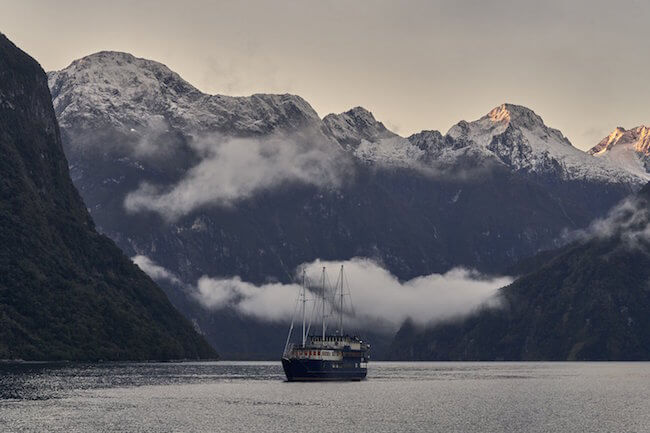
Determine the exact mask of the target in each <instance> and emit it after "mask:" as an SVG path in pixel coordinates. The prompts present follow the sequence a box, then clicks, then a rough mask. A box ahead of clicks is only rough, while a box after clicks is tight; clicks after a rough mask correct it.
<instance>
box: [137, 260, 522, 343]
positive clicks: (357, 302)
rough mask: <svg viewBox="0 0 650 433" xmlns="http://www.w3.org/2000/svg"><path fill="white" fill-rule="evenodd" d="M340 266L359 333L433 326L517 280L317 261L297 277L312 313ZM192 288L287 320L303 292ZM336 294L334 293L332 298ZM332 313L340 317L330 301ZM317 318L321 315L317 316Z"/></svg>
mask: <svg viewBox="0 0 650 433" xmlns="http://www.w3.org/2000/svg"><path fill="white" fill-rule="evenodd" d="M138 257H140V258H138V264H139V265H140V266H141V267H142V269H143V270H144V271H145V272H147V273H149V275H150V276H151V277H152V278H154V279H159V280H160V279H165V280H168V281H172V282H173V281H174V280H173V278H175V277H174V276H173V274H172V273H171V272H169V271H166V270H165V271H164V272H163V271H161V268H160V267H159V266H157V265H155V264H153V263H152V262H151V261H150V260H148V259H146V258H145V259H146V260H144V259H142V258H141V257H143V256H138ZM134 260H135V259H134ZM141 263H142V264H143V265H144V267H143V266H142V265H141ZM341 265H343V266H344V269H345V275H346V279H347V281H348V282H349V289H350V293H351V299H352V304H353V306H354V311H352V309H351V308H350V307H349V305H350V304H349V298H346V303H345V305H346V306H345V308H344V313H345V321H346V323H347V324H348V325H351V326H353V327H355V328H357V329H359V328H364V327H365V328H368V327H371V326H372V327H373V328H374V329H375V330H383V331H385V332H394V331H395V330H397V328H398V327H399V326H400V325H401V323H402V322H403V321H404V320H406V319H407V318H411V319H412V320H413V321H415V322H416V323H420V324H428V323H434V322H440V321H444V320H448V319H452V318H456V317H462V316H465V315H467V314H470V313H472V312H473V311H475V310H476V309H477V308H479V307H481V306H486V305H487V306H497V305H498V298H497V296H495V295H496V294H497V291H498V289H499V288H500V287H503V286H505V285H508V284H510V283H511V282H512V278H510V277H486V276H483V275H481V274H479V273H477V272H475V271H471V270H468V269H464V268H455V269H452V270H450V271H449V272H446V273H444V274H431V275H427V276H423V277H418V278H414V279H412V280H408V281H400V280H399V279H397V278H396V277H395V276H394V275H392V274H391V273H390V272H389V271H387V270H386V269H384V268H383V267H381V266H380V265H379V264H378V263H377V262H375V261H373V260H370V259H365V258H354V259H351V260H347V261H329V262H325V261H320V260H316V261H314V262H312V263H307V264H304V265H302V266H300V267H299V268H298V269H297V271H296V275H297V279H298V278H299V275H301V274H302V270H303V269H304V270H305V273H306V276H307V280H308V281H309V282H311V283H310V284H309V285H308V287H309V294H308V297H309V298H310V302H309V307H308V310H309V313H312V312H313V310H314V305H315V302H314V301H315V300H316V299H318V297H319V293H320V285H319V284H318V282H319V281H320V278H321V275H322V268H323V267H326V268H327V269H328V270H329V272H328V275H329V279H330V284H329V285H328V287H330V288H331V287H332V285H333V284H335V281H336V279H337V276H338V270H339V269H340V267H341ZM170 276H171V277H170ZM187 287H188V290H189V292H190V293H193V294H194V297H195V298H196V299H197V300H198V301H199V302H200V303H201V304H202V305H203V306H204V307H205V308H208V309H214V310H217V309H221V308H226V307H228V308H233V309H235V310H237V311H239V312H240V313H242V314H245V315H248V316H253V317H256V318H258V319H262V320H269V321H288V320H289V318H290V317H291V316H292V314H293V313H294V312H295V308H296V299H297V296H298V293H299V291H300V286H299V285H298V284H282V283H269V284H261V285H255V284H251V283H248V282H245V281H242V280H241V278H239V277H234V278H211V277H208V276H203V277H201V278H200V279H199V280H198V281H197V283H196V285H187ZM346 292H347V290H346ZM332 295H333V293H332V290H331V289H330V292H329V294H328V296H332ZM328 311H330V312H334V313H336V311H335V310H334V309H333V307H332V304H331V303H330V306H328ZM310 315H311V314H310ZM315 315H316V316H318V312H316V314H315Z"/></svg>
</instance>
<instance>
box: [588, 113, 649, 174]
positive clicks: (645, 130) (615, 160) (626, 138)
mask: <svg viewBox="0 0 650 433" xmlns="http://www.w3.org/2000/svg"><path fill="white" fill-rule="evenodd" d="M589 153H590V154H591V155H593V156H595V157H596V158H598V159H600V160H603V161H608V162H610V163H611V164H614V165H617V166H619V167H621V168H622V169H624V170H626V171H628V172H630V173H634V174H636V175H637V176H640V177H643V178H645V179H650V174H649V173H650V127H648V126H645V125H641V126H637V127H636V128H632V129H629V130H626V129H625V128H622V127H620V126H619V127H618V128H616V129H614V131H612V132H611V134H609V135H608V136H607V137H605V138H603V139H602V140H601V141H600V143H598V144H597V145H596V146H594V147H592V148H591V149H590V150H589Z"/></svg>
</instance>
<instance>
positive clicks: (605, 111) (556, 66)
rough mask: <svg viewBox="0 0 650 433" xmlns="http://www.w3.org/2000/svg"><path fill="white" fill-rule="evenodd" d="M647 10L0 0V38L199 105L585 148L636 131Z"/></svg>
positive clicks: (583, 5) (467, 0)
mask: <svg viewBox="0 0 650 433" xmlns="http://www.w3.org/2000/svg"><path fill="white" fill-rule="evenodd" d="M649 23H650V1H648V0H618V1H611V0H561V1H560V0H547V1H538V0H537V1H526V0H497V1H489V0H437V1H436V0H429V1H399V2H398V1H385V0H375V1H370V0H354V1H348V0H329V1H328V0H319V1H309V0H296V1H269V0H266V1H264V0H256V1H245V0H236V1H216V0H213V1H200V0H195V1H191V0H186V1H172V0H155V1H150V0H139V1H137V2H135V1H124V0H112V1H93V0H83V1H82V0H57V1H50V0H47V1H46V0H42V1H34V0H3V1H2V13H1V14H0V31H1V32H3V33H5V34H6V35H7V36H8V37H9V38H10V39H12V40H13V41H14V42H15V43H16V44H17V45H19V46H20V47H21V48H22V49H23V50H25V51H27V52H28V53H29V54H31V55H32V56H33V57H35V58H36V59H37V60H38V61H39V62H40V63H41V64H42V65H43V67H44V68H45V69H46V70H52V69H60V68H63V67H65V66H67V65H68V64H69V63H70V62H71V61H72V60H74V59H76V58H79V57H83V56H84V55H87V54H91V53H93V52H96V51H100V50H119V51H127V52H130V53H132V54H134V55H136V56H138V57H145V58H149V59H153V60H157V61H160V62H162V63H165V64H166V65H167V66H169V67H170V68H171V69H173V70H174V71H176V72H178V73H179V74H180V75H181V76H182V77H183V78H185V79H186V80H187V81H189V82H190V83H192V84H193V85H195V86H196V87H198V88H199V89H201V90H203V91H205V92H208V93H223V94H230V95H249V94H251V93H256V92H266V93H282V92H290V93H295V94H299V95H301V96H302V97H304V98H305V99H307V100H308V101H309V102H310V103H311V104H312V106H313V107H314V108H315V109H316V111H317V112H318V113H319V114H320V115H321V116H324V115H326V114H328V113H330V112H341V111H345V110H347V109H349V108H351V107H353V106H356V105H362V106H364V107H366V108H368V109H369V110H370V111H372V112H373V113H374V114H375V117H377V118H378V119H379V120H381V121H383V122H384V123H385V124H386V126H387V127H389V128H391V129H393V130H394V131H395V132H398V133H399V134H401V135H408V134H410V133H413V132H416V131H419V130H422V129H438V130H441V131H442V132H443V133H444V132H446V131H447V129H448V128H449V127H450V126H452V125H453V124H454V123H456V122H457V121H459V120H461V119H465V120H473V119H476V118H478V117H480V116H482V115H483V114H485V113H487V112H488V111H489V110H490V109H491V108H493V107H494V106H497V105H499V104H500V103H502V102H512V103H516V104H522V105H526V106H528V107H530V108H532V109H533V110H535V111H536V112H537V113H538V114H539V115H541V116H542V117H543V118H544V120H545V121H546V123H547V124H548V125H549V126H552V127H555V128H558V129H560V130H562V131H563V132H564V133H565V135H567V136H568V137H569V139H570V140H571V141H572V142H573V144H574V145H576V146H577V147H580V148H582V149H586V148H588V147H590V146H592V145H594V144H595V143H596V142H597V141H599V140H600V139H601V138H602V137H603V136H605V135H606V134H607V133H609V132H610V130H612V129H614V128H615V127H616V126H619V125H620V126H623V127H626V128H631V127H633V126H638V125H640V124H643V123H645V124H648V123H650V103H649V101H650V24H649Z"/></svg>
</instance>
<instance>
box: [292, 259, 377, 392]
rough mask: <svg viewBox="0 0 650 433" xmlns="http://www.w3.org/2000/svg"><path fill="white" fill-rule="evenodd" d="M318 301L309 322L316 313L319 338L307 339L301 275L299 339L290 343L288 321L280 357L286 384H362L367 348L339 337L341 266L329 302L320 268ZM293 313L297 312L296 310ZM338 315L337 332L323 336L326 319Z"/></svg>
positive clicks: (344, 282)
mask: <svg viewBox="0 0 650 433" xmlns="http://www.w3.org/2000/svg"><path fill="white" fill-rule="evenodd" d="M320 283H321V284H320V288H319V295H320V296H319V297H318V299H317V302H314V308H313V310H312V315H311V318H313V317H314V316H315V313H316V312H317V310H320V316H321V322H322V323H321V325H322V330H321V332H320V333H319V335H310V330H311V323H312V320H311V318H310V320H309V323H308V322H307V317H306V304H307V285H308V281H307V278H306V274H305V271H303V278H302V285H301V289H300V296H299V298H298V304H297V305H296V306H297V307H298V305H299V306H300V311H301V313H302V335H301V337H302V338H301V341H300V342H299V343H295V344H293V343H291V337H292V333H293V329H294V319H295V313H294V317H292V319H291V326H290V328H289V335H288V337H287V344H286V345H285V348H284V354H283V355H282V367H283V368H284V372H285V374H286V375H287V380H289V381H291V382H292V381H316V380H362V379H365V377H366V374H367V371H368V360H369V358H370V354H369V352H370V345H369V344H367V343H364V342H363V341H362V340H360V339H359V338H358V337H354V336H350V335H346V334H344V333H343V315H344V298H345V296H346V295H349V289H348V293H346V292H345V288H346V287H347V280H346V278H345V274H344V272H343V266H341V272H340V273H339V277H338V280H337V282H336V287H335V290H334V291H333V294H332V297H331V298H330V300H331V302H328V296H327V273H326V271H325V268H323V273H322V277H321V281H320ZM296 310H297V308H296ZM333 312H336V313H338V328H337V330H336V332H335V333H334V334H328V333H327V317H329V316H332V314H330V313H333Z"/></svg>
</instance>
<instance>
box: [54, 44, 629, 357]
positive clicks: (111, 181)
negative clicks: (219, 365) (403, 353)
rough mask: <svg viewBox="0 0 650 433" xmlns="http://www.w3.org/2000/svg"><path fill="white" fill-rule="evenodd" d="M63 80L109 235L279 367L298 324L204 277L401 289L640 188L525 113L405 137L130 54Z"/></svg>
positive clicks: (235, 348) (537, 237)
mask: <svg viewBox="0 0 650 433" xmlns="http://www.w3.org/2000/svg"><path fill="white" fill-rule="evenodd" d="M49 84H50V88H51V89H52V96H53V100H54V106H55V111H56V113H57V117H58V119H59V121H60V123H61V127H62V137H63V145H64V149H65V152H66V155H67V157H68V160H69V162H70V172H71V176H72V179H73V181H74V182H75V185H76V186H77V188H78V189H79V191H80V193H81V195H82V197H83V199H84V201H85V203H86V206H87V207H88V208H89V210H90V213H91V214H92V216H93V218H94V220H95V221H96V223H97V226H98V228H99V230H100V231H101V232H103V233H105V234H107V235H108V236H109V237H111V238H112V239H113V240H114V241H115V242H116V243H117V244H118V245H119V246H120V248H122V250H123V251H124V252H125V253H126V254H127V255H129V256H131V257H133V256H136V255H143V256H147V257H148V258H149V259H151V260H153V261H154V262H155V263H157V264H158V265H160V266H163V267H164V268H166V269H167V270H168V271H170V272H171V273H173V274H174V278H175V280H174V281H175V283H173V284H172V283H169V281H170V280H169V279H168V281H167V282H162V281H161V284H162V285H163V287H165V288H166V291H167V293H168V295H169V297H170V299H171V300H172V301H173V302H174V304H175V305H176V306H177V307H178V308H179V309H180V310H181V311H183V312H184V313H185V315H186V316H187V317H189V318H192V319H195V320H196V323H198V325H199V327H200V328H201V330H202V331H203V332H204V333H205V335H206V337H207V338H208V340H209V341H210V342H211V344H213V345H214V346H215V347H216V348H217V349H218V350H219V352H220V353H221V354H222V355H224V356H226V357H262V358H269V357H275V356H277V354H278V353H279V351H280V350H281V347H283V344H284V341H283V340H284V338H285V335H284V330H285V326H284V324H271V325H269V324H268V323H263V322H259V321H258V320H257V319H254V318H251V317H247V316H242V315H240V314H238V313H235V312H234V311H232V310H231V309H229V308H228V307H225V308H222V309H220V310H217V311H210V310H206V309H205V308H204V307H203V306H201V305H199V304H198V303H197V301H196V300H195V297H194V296H193V286H194V285H195V284H196V281H197V280H198V279H199V278H200V277H202V276H204V275H208V276H211V277H226V276H239V277H241V278H242V279H243V280H244V281H249V282H253V283H262V282H266V281H269V280H271V281H274V280H277V281H281V282H288V281H291V280H292V279H293V278H294V274H295V271H296V267H297V266H299V265H300V264H302V263H305V262H311V261H313V260H315V259H317V258H321V259H324V260H345V259H349V258H352V257H370V258H373V259H376V260H377V261H378V262H380V263H382V264H383V265H384V266H385V267H386V269H388V270H389V271H390V272H391V273H393V274H394V275H395V276H397V277H398V278H400V279H410V278H413V277H416V276H420V275H427V274H431V273H437V272H445V271H448V270H449V269H451V268H453V267H455V266H465V267H470V268H476V269H478V270H480V271H482V272H487V273H497V272H501V271H503V270H504V269H506V268H507V267H509V266H511V265H512V264H514V263H516V262H518V261H519V260H520V259H521V258H523V257H527V256H532V255H534V254H536V253H537V252H538V251H540V250H541V249H544V248H551V247H556V246H557V245H558V243H559V242H561V240H559V238H560V237H561V235H562V233H563V232H564V231H565V230H567V229H568V230H574V229H578V228H581V227H585V226H586V225H587V224H588V223H589V222H590V221H591V220H593V219H594V218H596V217H598V216H601V215H603V214H604V213H605V212H606V211H607V210H608V209H609V208H610V207H611V206H613V205H614V204H615V203H617V202H618V201H619V200H620V199H621V198H622V197H624V196H625V195H627V194H629V193H630V192H631V191H633V190H635V189H638V188H639V187H640V185H641V182H642V179H640V178H639V177H638V176H636V175H634V174H630V173H628V172H626V171H625V170H623V169H621V168H619V167H616V166H613V165H610V164H608V163H607V162H603V161H600V160H598V159H597V158H593V157H592V156H590V155H588V154H586V153H584V152H581V151H580V150H578V149H575V148H574V147H572V146H571V144H570V143H569V142H568V141H567V140H566V138H564V136H562V134H561V133H560V132H559V131H557V130H554V129H552V128H548V127H547V126H545V125H544V123H543V121H542V119H541V118H540V117H539V116H537V115H536V114H535V113H533V112H532V111H531V110H529V109H527V108H525V107H520V106H516V105H510V104H504V105H502V106H500V107H497V108H495V109H494V110H492V111H491V112H490V113H488V114H487V115H486V116H484V117H483V118H481V119H478V120H477V121H474V122H465V121H463V122H460V123H459V124H458V125H456V126H454V127H453V128H452V129H451V130H450V131H449V132H448V133H447V134H446V135H442V134H440V133H439V132H437V131H423V132H421V133H419V134H415V135H413V136H411V137H408V138H404V137H400V136H398V135H397V134H394V133H392V132H391V131H389V130H387V129H386V128H385V126H384V125H383V124H381V122H378V121H377V120H375V118H374V117H373V116H372V114H371V113H370V112H368V111H367V110H365V109H363V108H361V107H357V108H354V109H352V110H350V111H348V112H346V113H342V114H331V115H328V116H326V117H325V118H324V119H322V120H321V119H320V118H319V117H318V115H317V114H316V113H315V112H314V110H313V109H312V108H311V107H310V106H309V104H308V103H307V102H305V101H304V100H303V99H302V98H300V97H298V96H293V95H253V96H251V97H228V96H221V95H205V94H203V93H201V92H200V91H199V90H197V89H195V88H194V87H192V86H191V85H190V84H188V83H187V82H185V81H184V80H182V78H181V77H179V76H178V75H177V74H175V73H174V72H172V71H170V70H169V69H168V68H166V67H165V66H164V65H161V64H159V63H157V62H152V61H149V60H145V59H138V58H135V57H133V56H130V55H128V54H125V53H111V52H102V53H97V54H94V55H91V56H88V57H85V58H83V59H80V60H77V61H75V62H73V63H72V64H71V65H70V66H69V67H68V68H66V69H63V70H61V71H56V72H50V73H49ZM179 282H180V283H179ZM353 291H354V288H353ZM287 302H288V303H291V302H293V300H292V299H288V300H287ZM242 342H246V343H245V344H242ZM375 347H377V346H375ZM375 354H377V353H375Z"/></svg>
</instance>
